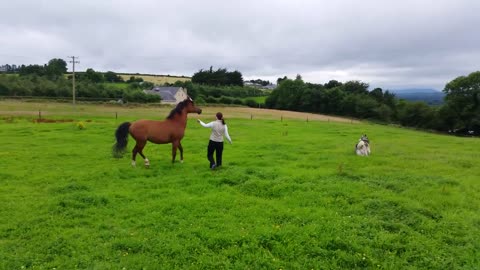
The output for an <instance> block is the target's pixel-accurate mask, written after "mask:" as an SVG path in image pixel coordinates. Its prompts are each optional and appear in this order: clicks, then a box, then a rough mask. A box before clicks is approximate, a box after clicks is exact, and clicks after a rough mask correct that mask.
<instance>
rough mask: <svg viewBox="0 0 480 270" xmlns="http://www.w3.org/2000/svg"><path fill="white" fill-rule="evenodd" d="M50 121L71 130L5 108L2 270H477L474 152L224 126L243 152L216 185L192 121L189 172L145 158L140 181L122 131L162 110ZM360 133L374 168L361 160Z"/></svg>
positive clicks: (50, 107)
mask: <svg viewBox="0 0 480 270" xmlns="http://www.w3.org/2000/svg"><path fill="white" fill-rule="evenodd" d="M43 106H44V108H47V109H44V110H43V112H42V115H43V117H45V118H48V119H50V120H63V121H59V122H53V121H52V122H47V123H37V122H35V121H34V120H35V119H36V118H37V117H38V116H37V115H36V114H38V113H35V112H34V110H33V109H32V108H33V107H32V105H29V104H22V103H18V104H17V103H15V104H14V105H12V104H7V103H1V102H0V115H1V117H0V145H1V147H0V219H1V222H0V269H478V267H479V265H480V151H479V150H480V140H479V139H475V138H461V137H453V136H446V135H439V134H433V133H427V132H421V131H414V130H408V129H402V128H397V127H390V126H382V125H376V124H370V123H367V122H362V123H348V122H346V123H338V122H333V121H332V122H330V121H328V122H327V121H308V122H307V121H305V120H295V119H283V121H280V119H258V118H254V119H253V120H250V119H249V118H242V117H229V115H225V117H226V118H227V124H228V125H229V132H230V135H231V137H232V139H233V145H229V144H225V151H224V166H223V167H222V168H220V169H218V170H215V171H212V170H210V169H209V168H208V161H207V159H206V147H207V143H208V138H209V135H210V132H209V130H208V129H205V128H203V127H201V126H200V125H198V124H197V123H196V121H195V118H197V117H198V116H197V115H190V116H189V119H190V120H189V122H188V126H187V129H186V135H185V138H184V139H183V141H182V144H183V147H184V151H185V162H184V163H183V164H182V163H179V162H177V163H175V164H173V165H172V164H171V162H170V158H171V145H154V144H151V143H149V144H147V146H146V148H145V150H144V153H145V154H146V156H147V157H148V158H149V159H150V162H151V166H150V168H149V169H147V168H144V167H143V160H142V159H141V157H138V158H137V167H136V168H133V167H131V166H130V155H129V153H128V154H127V155H126V156H125V157H124V158H122V159H114V158H113V157H112V154H111V146H112V144H113V142H114V136H113V134H114V131H115V129H116V128H117V126H118V125H119V124H120V123H122V122H124V121H132V120H136V119H138V118H140V117H141V118H150V119H163V118H164V117H165V116H166V114H167V111H162V113H161V114H160V113H157V114H153V113H148V112H145V111H144V112H142V113H139V114H136V109H135V108H128V109H124V111H122V112H123V113H121V114H119V116H118V119H115V117H114V116H113V114H112V112H113V111H116V109H115V108H114V109H111V108H110V109H108V112H105V111H103V110H102V109H101V107H99V106H95V105H91V106H84V107H80V108H79V109H77V110H76V111H75V112H72V111H61V110H55V107H56V105H55V104H44V105H43ZM59 106H60V105H59ZM25 108H26V109H25ZM25 110H30V111H32V112H31V113H29V112H25ZM231 110H233V109H231ZM212 115H213V111H212V114H209V113H207V115H201V116H200V118H201V119H203V120H204V121H208V120H210V119H211V118H212ZM65 120H69V121H71V122H68V121H67V122H64V121H65ZM78 122H82V123H83V124H84V129H80V128H79V127H78ZM363 133H366V134H367V135H368V136H369V138H370V141H371V149H372V155H371V156H369V157H358V156H356V155H355V154H354V151H353V148H354V145H355V143H356V142H357V141H358V138H359V137H360V136H361V134H363ZM133 145H134V141H133V139H132V138H130V139H129V145H128V150H129V151H130V150H131V149H132V147H133ZM178 159H179V155H177V160H178Z"/></svg>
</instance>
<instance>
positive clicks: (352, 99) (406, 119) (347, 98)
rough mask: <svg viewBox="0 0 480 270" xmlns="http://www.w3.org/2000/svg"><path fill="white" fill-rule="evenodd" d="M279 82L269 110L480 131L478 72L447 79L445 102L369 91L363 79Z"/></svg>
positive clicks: (381, 90) (378, 90) (269, 100)
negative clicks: (425, 100)
mask: <svg viewBox="0 0 480 270" xmlns="http://www.w3.org/2000/svg"><path fill="white" fill-rule="evenodd" d="M279 83H280V84H279V86H278V87H277V88H276V89H275V90H274V91H273V92H272V93H271V94H270V95H269V96H268V98H267V99H266V107H267V108H273V109H280V110H293V111H302V112H313V113H324V114H334V115H340V116H350V117H355V118H362V119H371V120H376V121H381V122H384V123H399V124H401V125H404V126H410V127H416V128H422V129H431V130H439V131H445V132H448V131H449V132H460V133H468V132H469V131H470V132H471V131H473V132H474V133H475V134H479V133H480V72H473V73H471V74H470V75H468V76H461V77H458V78H456V79H454V80H453V81H451V82H449V83H447V84H446V86H445V89H444V92H445V94H446V96H445V103H444V104H443V105H442V106H429V105H427V104H426V103H424V102H409V101H405V100H401V99H397V98H396V97H395V95H394V94H393V93H391V92H389V91H388V90H387V91H384V90H383V89H381V88H375V89H373V90H372V91H369V90H368V89H369V85H368V84H367V83H364V82H361V81H348V82H345V83H341V82H338V81H335V80H331V81H329V82H328V83H325V84H311V83H305V82H304V81H303V80H302V79H301V77H300V76H297V78H296V79H294V80H292V79H288V78H285V77H284V78H280V79H279Z"/></svg>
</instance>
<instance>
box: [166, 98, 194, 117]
mask: <svg viewBox="0 0 480 270" xmlns="http://www.w3.org/2000/svg"><path fill="white" fill-rule="evenodd" d="M189 101H190V100H188V99H185V100H184V101H182V102H180V103H178V104H177V106H176V107H175V108H173V110H172V111H171V112H170V114H169V115H168V116H167V119H173V117H175V115H176V114H181V113H182V110H183V108H185V106H187V103H188V102H189Z"/></svg>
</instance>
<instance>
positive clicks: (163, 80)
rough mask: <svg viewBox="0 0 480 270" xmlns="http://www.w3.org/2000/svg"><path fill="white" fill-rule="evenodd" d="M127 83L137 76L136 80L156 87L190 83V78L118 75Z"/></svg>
mask: <svg viewBox="0 0 480 270" xmlns="http://www.w3.org/2000/svg"><path fill="white" fill-rule="evenodd" d="M118 75H119V76H120V77H122V78H123V79H124V80H125V81H127V80H128V79H130V77H132V76H135V78H142V79H143V80H144V81H146V82H151V83H154V84H156V85H163V84H165V83H175V82H177V81H181V82H186V81H190V80H191V78H190V77H176V76H167V75H142V74H139V75H136V74H121V73H119V74H118Z"/></svg>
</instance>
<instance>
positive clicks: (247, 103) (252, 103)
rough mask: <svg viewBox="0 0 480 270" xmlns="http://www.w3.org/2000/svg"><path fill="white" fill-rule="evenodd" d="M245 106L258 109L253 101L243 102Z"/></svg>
mask: <svg viewBox="0 0 480 270" xmlns="http://www.w3.org/2000/svg"><path fill="white" fill-rule="evenodd" d="M245 105H247V106H248V107H251V108H258V103H257V102H256V101H255V100H253V99H247V100H245Z"/></svg>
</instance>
